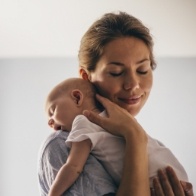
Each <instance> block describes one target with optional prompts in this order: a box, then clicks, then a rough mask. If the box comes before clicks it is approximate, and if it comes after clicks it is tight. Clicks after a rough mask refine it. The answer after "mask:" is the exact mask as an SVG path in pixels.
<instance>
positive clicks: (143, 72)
mask: <svg viewBox="0 0 196 196" xmlns="http://www.w3.org/2000/svg"><path fill="white" fill-rule="evenodd" d="M138 73H139V74H142V75H145V74H147V73H148V71H138Z"/></svg>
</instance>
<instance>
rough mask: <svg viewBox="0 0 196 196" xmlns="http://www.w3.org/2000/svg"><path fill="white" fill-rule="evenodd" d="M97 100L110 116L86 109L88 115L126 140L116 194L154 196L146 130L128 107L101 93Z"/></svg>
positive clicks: (117, 195) (119, 195) (85, 113)
mask: <svg viewBox="0 0 196 196" xmlns="http://www.w3.org/2000/svg"><path fill="white" fill-rule="evenodd" d="M97 99H98V100H99V101H100V103H101V104H102V105H103V106H104V108H105V109H106V111H107V116H108V117H101V116H99V115H97V114H95V113H93V112H90V111H84V115H85V116H86V117H87V118H88V119H89V120H90V121H92V122H93V123H96V124H97V125H99V126H101V127H102V128H103V129H105V130H107V131H108V132H110V133H112V134H115V135H118V136H122V137H124V139H125V142H126V144H125V157H124V166H123V172H122V178H121V183H120V186H119V188H118V191H117V193H116V196H122V195H126V196H132V195H134V196H141V195H145V196H148V195H149V196H150V189H149V180H148V155H147V135H146V133H145V131H144V130H143V128H142V127H141V126H140V124H139V123H138V122H137V121H136V120H135V118H134V117H133V116H131V114H129V113H128V112H127V111H126V110H125V109H123V108H121V107H119V106H118V105H116V104H115V103H113V102H111V101H109V100H108V99H106V98H104V97H101V96H99V95H97ZM138 185H140V186H138Z"/></svg>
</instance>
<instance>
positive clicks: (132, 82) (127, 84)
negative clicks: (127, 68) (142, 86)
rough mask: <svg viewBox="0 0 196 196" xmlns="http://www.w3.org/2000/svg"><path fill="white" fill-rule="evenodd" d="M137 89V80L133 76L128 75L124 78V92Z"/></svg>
mask: <svg viewBox="0 0 196 196" xmlns="http://www.w3.org/2000/svg"><path fill="white" fill-rule="evenodd" d="M136 88H139V79H138V78H137V76H135V75H134V74H130V75H128V76H127V77H125V80H124V89H125V90H134V89H136Z"/></svg>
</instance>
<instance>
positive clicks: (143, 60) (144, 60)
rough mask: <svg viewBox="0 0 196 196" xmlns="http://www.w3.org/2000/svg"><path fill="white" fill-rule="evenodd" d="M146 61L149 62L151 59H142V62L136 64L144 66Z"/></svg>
mask: <svg viewBox="0 0 196 196" xmlns="http://www.w3.org/2000/svg"><path fill="white" fill-rule="evenodd" d="M146 61H147V62H149V61H150V59H148V58H145V59H142V60H140V61H138V62H137V63H136V64H142V63H144V62H146Z"/></svg>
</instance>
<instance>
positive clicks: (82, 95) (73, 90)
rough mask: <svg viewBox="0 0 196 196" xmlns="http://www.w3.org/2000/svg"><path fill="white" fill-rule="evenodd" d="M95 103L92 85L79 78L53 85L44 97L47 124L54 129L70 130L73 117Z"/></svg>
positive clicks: (90, 108)
mask: <svg viewBox="0 0 196 196" xmlns="http://www.w3.org/2000/svg"><path fill="white" fill-rule="evenodd" d="M95 107H96V104H95V89H94V87H93V85H92V84H91V83H90V82H89V81H87V80H83V79H80V78H70V79H67V80H64V81H63V82H61V83H59V84H58V85H57V86H55V87H54V88H53V89H52V90H51V92H50V93H49V95H48V96H47V99H46V104H45V111H46V114H47V116H48V125H49V126H50V127H52V128H53V129H54V130H65V131H70V130H71V127H72V122H73V120H74V118H75V117H76V116H77V115H79V114H82V112H83V110H85V109H88V110H92V109H94V108H95Z"/></svg>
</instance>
